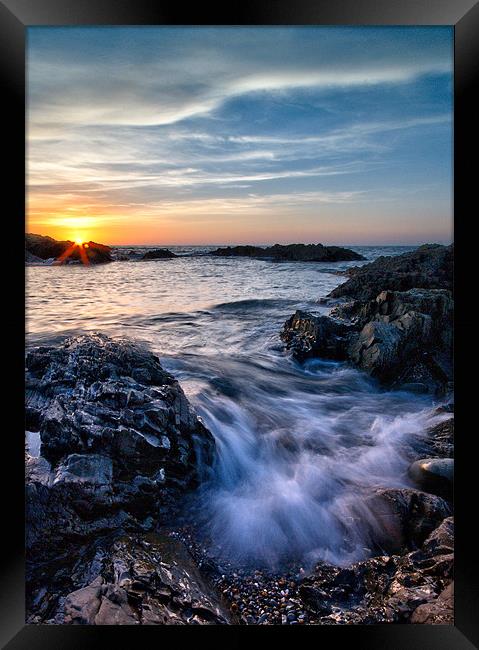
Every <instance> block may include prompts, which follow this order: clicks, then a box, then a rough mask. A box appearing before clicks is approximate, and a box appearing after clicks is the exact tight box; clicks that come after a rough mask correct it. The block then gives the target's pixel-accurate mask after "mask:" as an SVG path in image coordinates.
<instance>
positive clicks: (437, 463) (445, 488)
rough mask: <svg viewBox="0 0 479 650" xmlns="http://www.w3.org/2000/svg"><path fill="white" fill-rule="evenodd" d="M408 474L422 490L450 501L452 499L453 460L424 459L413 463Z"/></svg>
mask: <svg viewBox="0 0 479 650" xmlns="http://www.w3.org/2000/svg"><path fill="white" fill-rule="evenodd" d="M408 473H409V476H410V477H411V478H412V480H413V481H414V482H415V483H416V484H417V485H419V486H420V487H421V488H422V489H425V490H427V491H428V492H432V493H434V494H438V495H440V496H445V497H446V498H449V499H450V498H452V487H453V483H454V459H453V458H422V459H420V460H416V461H414V463H412V465H411V466H410V467H409V470H408Z"/></svg>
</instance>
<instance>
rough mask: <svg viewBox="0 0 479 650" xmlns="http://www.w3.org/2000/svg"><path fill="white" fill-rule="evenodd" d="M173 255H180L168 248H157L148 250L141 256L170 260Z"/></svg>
mask: <svg viewBox="0 0 479 650" xmlns="http://www.w3.org/2000/svg"><path fill="white" fill-rule="evenodd" d="M173 257H179V256H178V255H176V254H175V253H172V252H171V251H170V250H168V249H167V248H157V249H155V250H153V251H146V253H145V254H144V255H143V257H142V258H141V259H142V260H170V259H172V258H173Z"/></svg>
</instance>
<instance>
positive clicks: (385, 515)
mask: <svg viewBox="0 0 479 650" xmlns="http://www.w3.org/2000/svg"><path fill="white" fill-rule="evenodd" d="M365 505H366V507H367V509H368V510H369V511H370V512H371V513H372V514H373V516H374V520H373V529H372V531H371V538H372V539H374V543H375V545H376V546H377V547H378V548H380V549H381V550H383V551H387V552H388V553H398V552H403V551H404V550H414V549H417V548H420V547H421V545H422V543H423V542H424V540H425V539H426V538H427V537H428V535H429V534H430V533H432V531H433V530H434V529H435V528H436V526H438V525H439V524H440V523H441V522H442V520H443V519H445V518H446V517H448V516H449V515H451V514H452V513H451V506H450V505H449V503H448V502H447V501H446V500H444V499H442V498H441V497H439V496H436V495H434V494H428V493H427V492H422V491H420V490H414V489H412V488H379V489H377V490H376V491H375V492H374V493H373V494H372V495H370V496H369V497H368V498H367V499H366V500H365Z"/></svg>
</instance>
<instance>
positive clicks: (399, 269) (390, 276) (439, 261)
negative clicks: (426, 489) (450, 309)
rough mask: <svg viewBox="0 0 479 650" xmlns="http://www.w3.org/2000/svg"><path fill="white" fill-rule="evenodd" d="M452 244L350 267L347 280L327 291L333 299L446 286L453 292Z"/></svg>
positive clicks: (421, 249) (365, 299)
mask: <svg viewBox="0 0 479 650" xmlns="http://www.w3.org/2000/svg"><path fill="white" fill-rule="evenodd" d="M453 256H454V246H453V245H451V246H441V245H440V244H426V245H424V246H420V247H419V248H417V249H416V250H414V251H412V252H409V253H404V254H403V255H395V256H392V257H379V258H378V259H376V260H374V262H371V263H370V264H365V265H364V266H361V267H356V268H354V269H349V271H348V272H347V273H348V275H349V276H350V279H349V280H348V281H347V282H345V283H344V284H341V285H339V287H336V288H335V289H333V291H331V293H330V294H329V295H330V296H331V297H333V298H348V299H353V300H361V301H368V300H373V299H374V298H375V297H376V296H377V295H378V294H379V293H380V292H381V291H384V290H386V289H387V290H391V291H407V290H409V289H414V288H421V289H447V290H449V291H452V278H453Z"/></svg>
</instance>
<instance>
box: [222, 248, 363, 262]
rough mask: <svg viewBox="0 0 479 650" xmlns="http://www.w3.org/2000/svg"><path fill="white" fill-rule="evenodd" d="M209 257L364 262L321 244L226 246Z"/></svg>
mask: <svg viewBox="0 0 479 650" xmlns="http://www.w3.org/2000/svg"><path fill="white" fill-rule="evenodd" d="M210 255H215V256H217V257H257V258H265V259H273V260H282V261H298V262H344V261H351V260H358V261H359V260H364V259H365V258H364V257H363V256H362V255H360V254H359V253H355V252H354V251H352V250H350V249H349V248H342V247H341V246H323V244H286V245H282V244H275V245H274V246H266V247H262V246H227V247H226V248H217V249H216V250H214V251H212V252H211V253H210Z"/></svg>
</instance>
